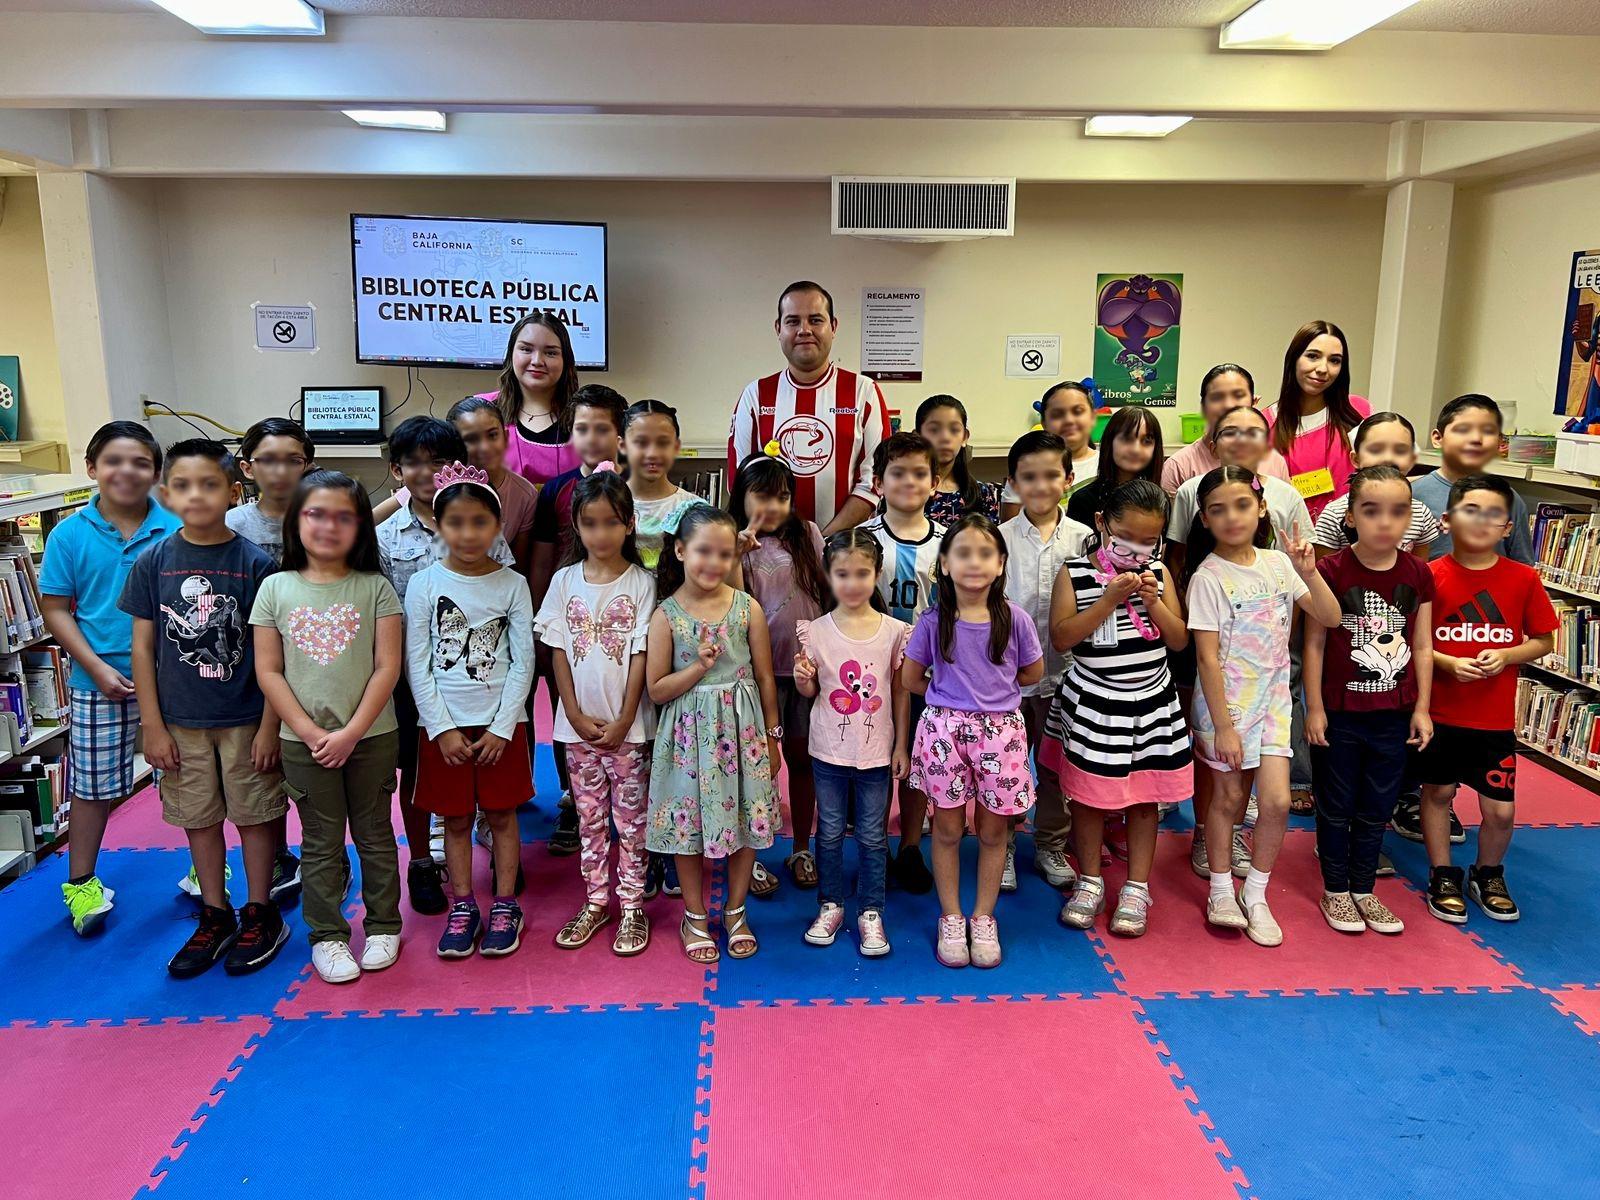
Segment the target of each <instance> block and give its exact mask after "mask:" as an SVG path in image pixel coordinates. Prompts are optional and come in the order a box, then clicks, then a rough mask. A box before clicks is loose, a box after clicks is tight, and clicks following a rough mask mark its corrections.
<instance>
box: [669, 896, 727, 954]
mask: <svg viewBox="0 0 1600 1200" xmlns="http://www.w3.org/2000/svg"><path fill="white" fill-rule="evenodd" d="M709 919H710V918H709V917H708V916H707V915H706V914H705V913H692V912H690V911H689V910H688V909H687V908H686V909H684V910H683V920H682V921H680V922H678V939H679V941H681V942H682V943H683V953H684V956H685V957H686V958H688V960H689V961H690V962H693V963H699V964H700V965H701V966H702V967H709V966H710V965H711V964H712V963H714V962H716V961H717V960H718V959H719V958H721V957H722V951H721V950H719V949H718V948H717V943H716V942H715V941H714V940H713V939H712V937H711V934H710V932H709V930H708V931H707V932H705V933H701V932H700V931H699V930H697V929H695V928H694V923H695V922H696V921H698V922H700V924H701V925H704V924H705V923H706V922H707V921H708V920H709ZM697 950H709V951H711V956H710V957H709V958H696V957H695V951H697Z"/></svg>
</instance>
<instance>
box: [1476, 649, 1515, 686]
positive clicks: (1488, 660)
mask: <svg viewBox="0 0 1600 1200" xmlns="http://www.w3.org/2000/svg"><path fill="white" fill-rule="evenodd" d="M1473 661H1474V662H1476V663H1477V664H1478V669H1479V670H1480V671H1482V672H1483V677H1484V678H1485V679H1493V678H1494V677H1495V676H1496V675H1498V674H1500V672H1501V671H1504V670H1505V669H1506V667H1507V666H1509V665H1510V664H1509V663H1508V662H1507V661H1506V652H1505V651H1504V650H1480V651H1478V657H1477V658H1476V659H1474V660H1473Z"/></svg>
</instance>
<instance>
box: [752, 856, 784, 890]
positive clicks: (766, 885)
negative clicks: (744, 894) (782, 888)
mask: <svg viewBox="0 0 1600 1200" xmlns="http://www.w3.org/2000/svg"><path fill="white" fill-rule="evenodd" d="M777 890H778V877H777V876H776V875H774V874H773V873H772V872H771V871H769V870H767V868H766V867H764V866H762V865H761V860H760V859H759V858H758V859H756V861H755V865H754V866H752V867H751V868H750V894H751V895H752V896H754V897H755V898H756V899H757V900H765V899H766V898H767V897H768V896H770V895H772V894H773V893H774V892H776V891H777Z"/></svg>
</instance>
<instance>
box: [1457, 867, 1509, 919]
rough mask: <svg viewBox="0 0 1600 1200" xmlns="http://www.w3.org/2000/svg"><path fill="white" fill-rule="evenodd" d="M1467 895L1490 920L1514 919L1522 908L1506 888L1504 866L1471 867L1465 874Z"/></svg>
mask: <svg viewBox="0 0 1600 1200" xmlns="http://www.w3.org/2000/svg"><path fill="white" fill-rule="evenodd" d="M1467 895H1469V896H1471V897H1472V902H1473V903H1474V904H1476V905H1477V906H1478V907H1479V908H1481V909H1483V915H1484V916H1486V917H1488V918H1489V919H1490V920H1491V921H1516V920H1520V919H1521V917H1522V910H1521V909H1519V908H1518V907H1517V902H1516V901H1515V900H1513V899H1512V898H1511V892H1510V891H1509V890H1508V889H1507V888H1506V869H1505V867H1503V866H1502V867H1473V868H1472V870H1471V871H1470V872H1468V874H1467Z"/></svg>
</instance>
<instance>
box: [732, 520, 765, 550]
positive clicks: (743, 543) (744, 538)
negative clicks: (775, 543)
mask: <svg viewBox="0 0 1600 1200" xmlns="http://www.w3.org/2000/svg"><path fill="white" fill-rule="evenodd" d="M760 542H761V535H760V534H759V533H757V532H756V527H755V526H754V525H751V526H750V527H749V528H747V529H741V530H740V531H739V537H738V540H737V542H736V543H735V544H734V548H733V552H734V553H735V554H737V555H738V556H739V557H740V558H743V557H744V556H745V555H746V554H749V553H750V552H751V551H753V550H754V549H755V548H756V547H757V546H758V545H759V544H760Z"/></svg>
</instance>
